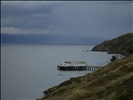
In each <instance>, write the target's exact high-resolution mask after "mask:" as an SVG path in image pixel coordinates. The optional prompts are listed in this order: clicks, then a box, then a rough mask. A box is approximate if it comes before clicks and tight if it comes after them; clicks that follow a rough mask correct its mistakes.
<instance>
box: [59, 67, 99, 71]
mask: <svg viewBox="0 0 133 100" xmlns="http://www.w3.org/2000/svg"><path fill="white" fill-rule="evenodd" d="M99 68H101V66H69V67H64V66H63V67H61V66H58V67H57V69H58V70H63V71H68V70H70V71H74V70H87V71H95V70H98V69H99Z"/></svg>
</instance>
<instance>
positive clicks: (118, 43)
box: [92, 33, 133, 54]
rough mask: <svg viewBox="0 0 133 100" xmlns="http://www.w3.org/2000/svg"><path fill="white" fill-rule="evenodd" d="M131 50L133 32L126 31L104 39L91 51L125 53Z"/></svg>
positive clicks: (132, 48) (132, 46) (132, 47)
mask: <svg viewBox="0 0 133 100" xmlns="http://www.w3.org/2000/svg"><path fill="white" fill-rule="evenodd" d="M129 50H130V51H131V50H132V51H131V52H133V33H127V34H125V35H122V36H119V37H117V38H115V39H112V40H108V41H104V42H102V43H101V44H99V45H97V46H95V47H94V48H93V49H92V51H107V52H108V53H119V54H127V52H128V51H129Z"/></svg>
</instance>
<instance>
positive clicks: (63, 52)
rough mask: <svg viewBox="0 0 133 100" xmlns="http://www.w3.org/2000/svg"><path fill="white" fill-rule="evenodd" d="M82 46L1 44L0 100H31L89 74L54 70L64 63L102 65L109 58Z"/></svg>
mask: <svg viewBox="0 0 133 100" xmlns="http://www.w3.org/2000/svg"><path fill="white" fill-rule="evenodd" d="M92 47H93V46H86V45H83V46H82V45H71V46H70V45H66V46H64V45H40V46H39V45H2V46H1V83H2V85H1V86H2V100H35V99H36V98H40V97H42V96H43V91H44V90H46V89H48V88H50V87H52V86H55V85H58V84H60V83H61V82H63V81H65V80H68V79H70V78H71V77H77V76H82V75H85V74H87V73H89V71H58V70H57V65H58V64H59V63H61V62H64V61H67V60H69V61H85V62H86V63H87V65H100V66H102V65H106V64H107V63H109V62H110V58H111V56H112V55H109V54H107V53H106V52H85V50H88V49H89V50H91V48H92Z"/></svg>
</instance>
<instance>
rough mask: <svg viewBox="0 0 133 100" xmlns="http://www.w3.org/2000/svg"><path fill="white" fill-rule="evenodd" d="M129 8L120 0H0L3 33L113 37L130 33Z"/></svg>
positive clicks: (130, 3) (128, 5) (130, 7)
mask: <svg viewBox="0 0 133 100" xmlns="http://www.w3.org/2000/svg"><path fill="white" fill-rule="evenodd" d="M132 6H133V3H132V2H123V1H122V2H115V1H110V2H107V1H76V2H75V1H70V2H69V1H62V2H61V1H55V2H54V1H51V2H49V1H29V2H28V1H25V2H24V1H21V2H20V1H18V2H17V1H14V2H13V1H12V2H9V1H8V2H4V1H2V30H3V32H4V31H6V30H8V31H9V30H12V31H9V33H23V32H26V33H27V34H32V33H34V34H35V32H36V34H37V33H42V34H68V35H73V36H75V35H79V36H97V37H106V38H107V37H114V36H116V35H120V34H124V33H126V32H131V31H133V29H132V20H133V19H132V16H133V15H132V13H133V12H132V11H133V8H132ZM15 30H16V31H15ZM33 30H34V31H33Z"/></svg>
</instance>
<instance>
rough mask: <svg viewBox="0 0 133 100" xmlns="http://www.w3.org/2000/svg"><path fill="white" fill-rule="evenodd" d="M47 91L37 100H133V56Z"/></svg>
mask: <svg viewBox="0 0 133 100" xmlns="http://www.w3.org/2000/svg"><path fill="white" fill-rule="evenodd" d="M49 91H50V92H49V94H47V95H46V96H45V97H43V98H41V99H39V100H133V54H132V55H130V56H128V57H125V58H123V59H119V60H116V61H114V62H112V63H110V64H108V65H107V66H104V67H102V68H101V69H99V70H97V71H95V72H93V73H90V74H88V75H86V76H82V77H78V78H73V79H71V80H68V81H65V82H63V83H61V84H60V85H58V86H56V87H53V88H51V89H49Z"/></svg>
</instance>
